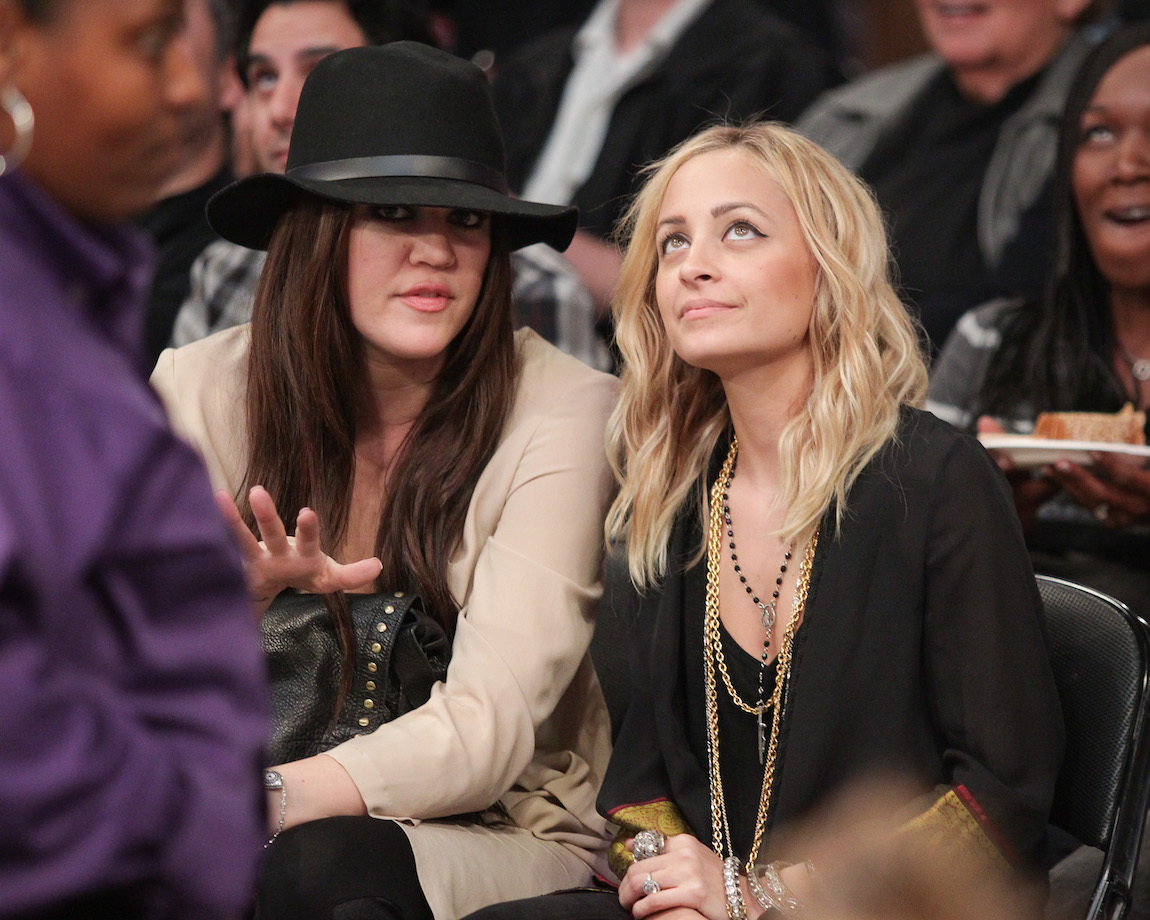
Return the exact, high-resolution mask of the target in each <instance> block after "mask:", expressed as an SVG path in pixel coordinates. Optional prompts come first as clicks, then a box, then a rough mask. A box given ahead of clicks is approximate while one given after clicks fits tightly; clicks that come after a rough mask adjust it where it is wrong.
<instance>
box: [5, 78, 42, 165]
mask: <svg viewBox="0 0 1150 920" xmlns="http://www.w3.org/2000/svg"><path fill="white" fill-rule="evenodd" d="M0 109H3V110H4V114H5V115H7V116H8V117H9V118H11V119H12V127H13V128H14V129H15V131H16V137H15V139H14V140H13V141H12V146H11V147H9V148H8V152H7V153H0V176H2V175H4V173H6V172H10V171H12V170H14V169H16V168H17V167H18V166H19V165H20V164H21V163H23V162H24V157H26V156H27V155H28V148H30V147H31V146H32V126H33V125H34V124H35V123H36V118H35V116H34V115H33V114H32V106H31V105H29V104H28V100H27V99H25V98H24V94H23V93H22V92H20V90H18V89H16V87H15V86H6V87H5V88H4V89H3V90H2V91H0Z"/></svg>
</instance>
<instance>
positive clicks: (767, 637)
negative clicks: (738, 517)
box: [723, 461, 792, 762]
mask: <svg viewBox="0 0 1150 920" xmlns="http://www.w3.org/2000/svg"><path fill="white" fill-rule="evenodd" d="M737 468H738V461H735V463H733V464H732V465H731V478H730V482H734V481H735V470H736V469H737ZM728 489H729V484H728ZM728 489H724V490H723V523H724V524H726V525H727V545H728V546H729V547H730V549H731V562H732V563H734V566H735V574H736V575H738V576H739V582H740V583H741V584H742V585H743V587H744V588H745V589H746V591H747V594H749V595H750V596H751V600H752V601H753V602H754V604H755V606H756V607H758V608H759V622H760V623H762V625H763V655H762V659H761V660H760V661H759V702H758V705H757V706H756V707H755V709H756V711H757V719H758V724H759V761H760V762H761V761H762V759H763V739H764V732H763V728H764V725H763V710H764V709H765V708H766V705H765V703H766V701H765V700H764V698H763V687H764V680H765V677H766V673H767V659H768V658H769V657H770V646H771V634H772V633H773V632H774V629H775V612H776V610H777V608H778V603H779V591H781V590H782V586H783V576H784V575H786V574H787V565H788V563H789V562H790V561H791V549H792V547H787V550H786V552H784V553H783V564H782V565H781V566H779V577H778V578H776V579H775V588H774V590H773V591H772V592H771V599H770V600H769V601H767V602H766V603H763V601H762V600H760V599H759V596H758V595H757V594H756V593H755V589H754V588H752V587H751V585H750V584H749V583H748V582H747V576H746V575H744V574H743V570H742V568H740V566H739V556H738V553H736V551H735V529H734V526H733V525H732V524H731V500H730V496H729V494H728Z"/></svg>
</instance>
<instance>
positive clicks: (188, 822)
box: [0, 174, 267, 918]
mask: <svg viewBox="0 0 1150 920" xmlns="http://www.w3.org/2000/svg"><path fill="white" fill-rule="evenodd" d="M149 280H150V258H149V252H148V249H147V247H146V244H144V243H142V242H141V240H140V238H139V237H137V236H136V235H134V233H132V232H130V231H127V230H125V229H122V228H121V229H108V228H103V229H98V230H97V229H94V228H91V227H87V226H85V225H83V224H81V223H79V222H77V221H76V220H75V219H74V218H72V217H71V216H70V215H69V214H67V213H66V212H64V211H63V210H61V209H60V207H59V206H58V205H56V204H55V203H54V202H53V201H52V200H51V199H49V198H48V197H47V196H46V195H45V194H44V193H43V192H42V191H41V190H40V189H39V188H38V187H36V186H34V185H33V184H32V183H30V182H29V181H28V180H27V179H24V178H22V177H21V176H19V175H18V174H17V175H9V176H5V177H4V178H2V179H0V917H7V916H10V915H13V914H18V913H21V912H27V911H32V910H36V909H44V908H46V907H50V906H52V905H55V904H59V903H62V902H65V901H67V900H69V899H74V898H83V897H87V896H89V895H91V894H93V893H98V892H101V891H105V890H109V889H111V890H113V891H116V892H123V893H127V895H128V896H129V897H130V898H133V899H134V898H139V903H140V904H141V905H143V906H142V907H141V909H140V910H139V915H140V916H146V917H157V918H158V917H164V918H168V917H172V918H176V917H178V918H192V917H195V918H215V917H223V916H228V915H234V914H237V913H238V912H239V911H240V910H241V909H242V908H243V907H244V906H245V905H246V904H247V900H248V895H249V892H250V890H251V888H252V884H253V877H254V873H255V868H256V863H257V861H258V859H259V856H260V853H261V843H262V840H263V839H264V830H263V828H264V817H263V812H264V808H263V801H264V799H263V793H262V791H261V784H260V769H261V766H262V762H261V761H262V747H263V741H264V739H265V737H266V734H267V724H266V712H265V693H264V670H263V660H262V654H261V651H260V647H259V641H258V638H257V633H256V628H255V622H254V617H253V615H252V609H251V605H250V603H249V602H248V600H247V597H246V592H245V589H244V582H243V576H242V571H241V568H240V560H239V555H238V552H237V550H236V548H235V545H234V543H233V541H232V539H231V537H230V534H229V533H228V531H227V527H226V525H225V523H224V522H223V520H222V518H221V516H220V514H219V513H218V511H217V510H216V508H215V506H214V503H213V501H212V496H211V489H210V486H209V484H208V479H207V475H206V474H205V472H204V471H203V469H202V468H201V465H200V463H199V461H198V459H197V458H196V456H195V455H194V454H193V452H192V451H191V450H190V449H189V448H188V447H187V446H185V445H184V444H183V443H182V442H180V441H179V440H178V439H177V438H176V437H175V436H174V435H173V434H172V433H171V431H170V429H169V427H168V423H167V420H166V418H165V415H164V412H163V410H162V408H161V407H160V404H159V402H158V400H157V399H156V397H155V396H154V395H153V394H152V392H151V390H150V389H149V388H148V386H147V383H146V381H145V379H144V377H143V375H142V371H143V370H144V369H143V368H142V367H141V366H140V362H141V358H142V354H143V350H142V336H141V330H142V310H143V304H144V301H145V299H146V295H147V287H148V283H149Z"/></svg>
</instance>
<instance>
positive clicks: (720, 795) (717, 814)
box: [703, 437, 819, 865]
mask: <svg viewBox="0 0 1150 920" xmlns="http://www.w3.org/2000/svg"><path fill="white" fill-rule="evenodd" d="M738 453H739V441H738V438H737V437H732V438H731V448H730V450H729V451H728V452H727V459H726V461H725V462H724V464H723V468H722V470H721V471H720V472H719V477H718V479H716V480H715V484H714V486H713V487H712V488H711V506H710V527H709V531H708V539H707V601H706V611H705V614H704V617H703V620H704V625H703V647H704V648H703V666H704V667H703V670H704V690H705V697H706V714H707V759H708V774H709V779H710V790H711V827H712V843H713V849H714V851H715V852H716V853H718V854H719V855H720V856H734V855H735V853H734V847H735V844H734V840H733V839H732V838H731V829H730V825H729V823H728V821H727V805H726V796H725V794H724V792H723V777H722V774H721V773H720V771H719V698H718V684H717V682H716V680H715V671H716V670H718V671H719V673H720V674H722V676H723V681H724V683H725V684H726V685H727V690H728V692H729V693H730V694H731V698H732V699H733V700H734V701H735V702H736V704H737V705H738V706H739V708H740V709H743V710H744V711H746V712H751V713H755V714H758V713H760V712H762V710H764V709H766V708H771V709H772V710H773V712H772V714H771V736H770V743H769V745H768V746H767V756H766V760H765V764H764V767H763V786H762V791H761V792H760V793H759V809H758V815H757V817H756V819H755V835H754V841H753V843H752V845H751V852H750V854H749V855H748V857H747V859H746V861H745V865H754V863H755V862H756V860H757V858H758V855H759V848H760V846H761V845H762V842H763V833H764V832H765V831H766V827H767V818H768V816H769V815H770V808H771V789H772V787H773V786H774V781H775V762H776V759H777V756H778V750H779V725H780V724H781V722H782V714H783V709H784V708H785V692H786V684H787V680H788V678H789V677H790V673H791V650H792V648H793V645H794V638H795V630H796V629H797V628H798V624H799V621H800V620H801V619H802V615H803V611H804V610H805V608H806V601H807V592H808V591H809V590H810V578H811V563H812V561H813V560H814V556H815V548H816V547H817V546H818V540H819V532H818V529H816V530H815V532H814V535H813V536H812V537H811V539H810V541H809V542H808V543H807V547H806V551H805V552H804V553H803V561H802V566H801V568H800V571H799V581H798V584H797V586H796V587H795V597H794V601H793V602H792V604H791V618H790V621H789V622H788V623H787V628H786V631H785V632H784V634H783V641H782V644H781V646H780V648H779V657H778V664H777V666H776V671H775V687H774V691H773V692H772V693H771V697H770V699H769V700H766V701H764V703H763V706H762V707H758V708H751V707H748V706H747V705H746V704H745V703H743V702H742V700H740V699H739V698H738V695H737V694H736V693H735V691H734V687H733V686H732V685H731V679H730V675H729V673H728V672H727V667H726V663H725V661H724V660H723V650H722V645H721V635H720V632H719V570H720V566H721V565H722V558H723V547H722V544H723V512H722V508H723V504H722V501H721V499H722V496H723V494H724V493H725V492H726V491H727V487H728V485H729V484H730V481H731V470H732V468H733V467H734V464H735V458H736V457H737V456H738ZM728 847H729V850H728Z"/></svg>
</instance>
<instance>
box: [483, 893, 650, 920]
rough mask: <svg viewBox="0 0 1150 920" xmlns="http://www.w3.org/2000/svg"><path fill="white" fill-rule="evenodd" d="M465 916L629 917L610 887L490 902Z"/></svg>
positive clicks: (504, 919) (525, 919)
mask: <svg viewBox="0 0 1150 920" xmlns="http://www.w3.org/2000/svg"><path fill="white" fill-rule="evenodd" d="M467 920H631V912H630V911H629V910H627V909H625V908H624V907H623V905H621V904H620V903H619V892H617V891H615V890H614V889H613V888H612V889H603V890H601V891H591V890H588V889H586V888H580V889H578V890H574V891H557V892H555V893H554V894H544V895H540V896H539V897H537V898H524V899H522V900H520V901H507V902H505V903H503V904H493V905H492V906H491V907H485V908H483V909H482V910H477V911H475V913H473V914H468V915H467Z"/></svg>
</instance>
